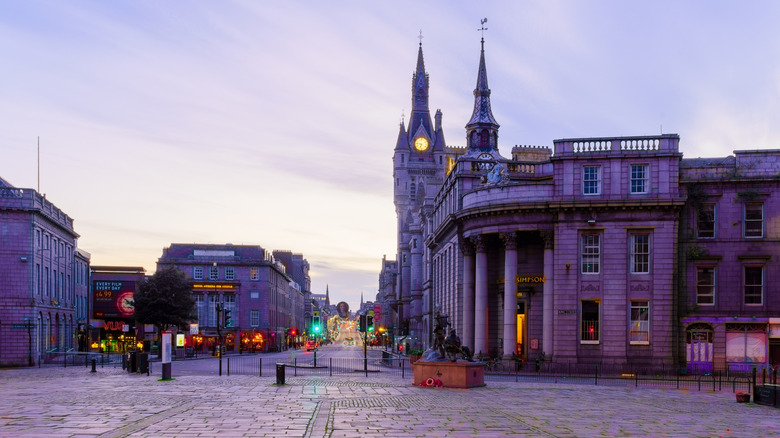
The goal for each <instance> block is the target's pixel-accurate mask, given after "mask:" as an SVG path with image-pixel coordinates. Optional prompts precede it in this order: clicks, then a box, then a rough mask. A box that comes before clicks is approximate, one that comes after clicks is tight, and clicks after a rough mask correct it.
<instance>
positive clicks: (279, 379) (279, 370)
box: [276, 363, 284, 385]
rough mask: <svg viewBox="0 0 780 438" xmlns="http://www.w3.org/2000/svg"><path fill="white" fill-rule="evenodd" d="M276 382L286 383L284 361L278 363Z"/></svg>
mask: <svg viewBox="0 0 780 438" xmlns="http://www.w3.org/2000/svg"><path fill="white" fill-rule="evenodd" d="M276 384H277V385H284V364H283V363H277V364H276Z"/></svg>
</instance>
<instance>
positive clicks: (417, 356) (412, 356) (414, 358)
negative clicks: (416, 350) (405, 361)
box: [409, 354, 422, 365]
mask: <svg viewBox="0 0 780 438" xmlns="http://www.w3.org/2000/svg"><path fill="white" fill-rule="evenodd" d="M421 357H422V355H420V354H410V355H409V365H411V364H413V363H415V362H417V361H418V360H420V358H421Z"/></svg>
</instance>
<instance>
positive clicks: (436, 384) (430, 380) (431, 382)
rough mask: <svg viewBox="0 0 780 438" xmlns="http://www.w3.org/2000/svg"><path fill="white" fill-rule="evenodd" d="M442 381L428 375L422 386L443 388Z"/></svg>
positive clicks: (421, 383)
mask: <svg viewBox="0 0 780 438" xmlns="http://www.w3.org/2000/svg"><path fill="white" fill-rule="evenodd" d="M442 385H443V384H442V382H441V380H439V379H434V378H433V377H428V378H427V379H425V380H423V381H422V382H420V386H422V387H423V388H441V387H442Z"/></svg>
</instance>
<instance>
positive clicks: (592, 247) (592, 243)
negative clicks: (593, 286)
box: [580, 234, 601, 274]
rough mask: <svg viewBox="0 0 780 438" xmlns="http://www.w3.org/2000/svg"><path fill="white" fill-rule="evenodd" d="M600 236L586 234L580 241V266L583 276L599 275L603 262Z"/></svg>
mask: <svg viewBox="0 0 780 438" xmlns="http://www.w3.org/2000/svg"><path fill="white" fill-rule="evenodd" d="M600 237H601V236H600V235H598V234H585V235H583V236H582V237H581V241H580V260H581V263H580V265H581V266H582V269H581V272H582V273H583V274H598V273H599V268H600V262H601V239H600Z"/></svg>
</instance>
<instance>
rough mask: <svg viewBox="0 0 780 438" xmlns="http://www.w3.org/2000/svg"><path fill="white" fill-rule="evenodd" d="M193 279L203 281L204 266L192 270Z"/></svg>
mask: <svg viewBox="0 0 780 438" xmlns="http://www.w3.org/2000/svg"><path fill="white" fill-rule="evenodd" d="M192 278H194V279H195V280H203V266H195V267H194V268H193V270H192Z"/></svg>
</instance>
